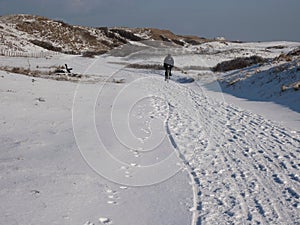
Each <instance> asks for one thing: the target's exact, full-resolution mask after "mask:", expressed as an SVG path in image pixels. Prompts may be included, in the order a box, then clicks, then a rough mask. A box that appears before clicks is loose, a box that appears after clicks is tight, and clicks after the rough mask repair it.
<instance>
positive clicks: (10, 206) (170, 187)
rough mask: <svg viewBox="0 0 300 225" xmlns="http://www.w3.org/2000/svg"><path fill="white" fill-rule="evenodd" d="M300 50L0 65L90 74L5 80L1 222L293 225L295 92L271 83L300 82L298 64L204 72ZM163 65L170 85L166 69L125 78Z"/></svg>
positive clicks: (139, 49)
mask: <svg viewBox="0 0 300 225" xmlns="http://www.w3.org/2000/svg"><path fill="white" fill-rule="evenodd" d="M224 43H226V44H224ZM299 45H300V43H291V42H276V43H227V42H211V43H205V44H202V45H199V46H186V47H183V48H167V47H161V46H160V45H159V43H151V45H150V44H149V43H139V44H138V45H135V43H131V44H130V45H129V47H128V46H127V47H123V48H120V49H119V51H123V52H122V54H121V55H122V57H119V56H116V55H117V54H116V52H115V51H113V52H112V53H111V54H106V55H103V56H97V57H96V58H94V59H91V58H84V57H81V56H69V55H63V54H53V55H52V56H47V57H44V58H42V57H41V58H30V57H9V56H0V67H1V68H4V67H7V66H10V67H21V68H30V69H35V70H36V69H38V70H41V71H48V70H51V68H59V67H60V66H61V65H64V64H68V65H69V66H70V67H72V68H73V71H74V73H77V74H82V75H84V76H82V78H81V79H78V80H77V81H76V82H74V80H72V82H70V81H57V80H53V79H43V78H40V77H38V76H35V77H32V76H25V75H22V74H16V73H13V72H7V71H4V70H0V96H1V97H0V105H1V111H0V124H1V130H0V141H1V146H2V147H1V151H0V200H1V203H2V204H1V205H0V211H1V216H0V224H20V225H22V224H24V225H25V224H59V225H61V224H79V225H92V224H94V225H96V224H112V225H113V224H119V225H127V224H128V225H129V224H130V225H131V224H139V225H143V224H145V225H152V224H153V225H157V224H172V225H183V224H192V225H196V224H299V223H300V214H299V208H300V203H299V201H300V177H299V176H300V173H299V167H300V164H299V162H300V161H299V160H300V154H299V153H300V140H299V138H300V130H299V118H300V114H299V113H300V112H299V107H300V106H299V105H300V103H299V93H298V92H297V91H295V90H292V88H290V89H289V88H287V89H286V91H285V92H284V93H281V92H280V91H281V89H280V90H278V82H277V80H276V79H277V78H278V77H282V78H281V80H283V81H284V83H285V84H286V87H290V86H289V85H291V84H294V83H295V82H297V81H299V72H298V71H297V68H298V64H297V63H298V62H286V63H287V64H285V63H281V64H278V65H275V64H274V65H273V64H269V65H264V66H263V67H262V68H260V71H256V69H257V68H252V67H251V68H246V69H242V70H238V71H232V72H228V73H225V74H224V73H222V74H214V73H213V72H211V71H210V70H209V69H210V68H211V67H213V66H215V65H216V64H217V63H219V62H221V61H224V60H228V59H232V58H235V57H238V56H244V55H250V54H253V53H255V54H257V55H261V56H264V57H266V58H274V57H276V56H278V55H279V54H281V53H282V52H283V53H286V52H289V51H290V50H291V49H293V48H294V47H297V46H299ZM274 46H277V47H274ZM278 46H280V47H278ZM130 48H132V49H130ZM241 49H242V50H241ZM266 50H267V51H266ZM116 51H117V50H116ZM126 51H128V52H126ZM167 53H171V54H172V55H173V56H174V58H175V64H176V66H177V67H178V68H180V69H181V70H174V71H173V76H172V77H171V80H170V82H169V83H167V82H164V72H163V71H160V70H155V69H148V70H146V69H134V68H130V67H128V65H130V64H133V63H140V64H153V65H155V64H161V63H162V61H163V58H164V57H165V55H166V54H167ZM282 65H286V67H284V71H279V72H278V73H276V76H275V75H274V73H272V71H273V70H274V68H277V67H278V66H282ZM245 74H247V76H246V75H245ZM286 74H292V75H293V76H291V78H289V79H288V78H286V76H285V75H286ZM271 75H274V76H275V80H273V79H272V80H269V79H270V76H271ZM267 76H268V77H267ZM266 77H267V78H266ZM236 78H239V81H238V82H236V83H235V84H234V85H235V86H234V87H233V86H232V85H231V86H230V85H229V86H228V83H230V82H231V81H232V80H235V79H236ZM253 82H254V83H255V85H254V86H251V87H250V84H253ZM251 88H252V89H251ZM253 89H255V90H256V92H254V93H255V95H254V94H253V92H251V90H253ZM253 96H255V98H253ZM241 98H244V99H241ZM273 109H276V111H275V110H273Z"/></svg>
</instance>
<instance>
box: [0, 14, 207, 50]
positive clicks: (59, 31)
mask: <svg viewBox="0 0 300 225" xmlns="http://www.w3.org/2000/svg"><path fill="white" fill-rule="evenodd" d="M146 40H147V41H148V40H156V41H164V42H168V43H169V44H172V45H175V46H176V45H177V46H186V45H198V44H201V43H203V42H207V41H210V40H208V39H205V38H201V37H195V36H181V35H175V34H174V33H172V32H171V31H168V30H160V29H155V28H118V27H116V28H108V27H85V26H76V25H70V24H67V23H65V22H63V21H58V20H52V19H48V18H46V17H42V16H35V15H26V14H17V15H8V16H1V17H0V41H1V46H0V48H1V49H2V50H3V49H4V50H10V51H20V52H32V51H55V52H61V53H67V54H83V53H86V52H90V53H94V54H102V53H105V52H107V51H109V50H111V49H114V48H116V47H119V46H121V45H124V44H127V43H130V42H140V41H146Z"/></svg>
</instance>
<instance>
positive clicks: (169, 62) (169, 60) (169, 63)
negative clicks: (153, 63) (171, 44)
mask: <svg viewBox="0 0 300 225" xmlns="http://www.w3.org/2000/svg"><path fill="white" fill-rule="evenodd" d="M173 67H174V59H173V57H172V56H171V54H168V55H167V56H166V58H165V59H164V68H165V80H167V79H170V77H168V74H169V75H170V76H172V73H171V70H172V68H173Z"/></svg>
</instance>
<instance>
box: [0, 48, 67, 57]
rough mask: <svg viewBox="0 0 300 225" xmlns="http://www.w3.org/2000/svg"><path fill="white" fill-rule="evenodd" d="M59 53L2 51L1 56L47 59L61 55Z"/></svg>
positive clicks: (0, 50)
mask: <svg viewBox="0 0 300 225" xmlns="http://www.w3.org/2000/svg"><path fill="white" fill-rule="evenodd" d="M59 54H61V53H59V52H50V51H49V52H20V51H11V50H6V49H0V56H8V57H28V58H45V57H50V56H55V55H59Z"/></svg>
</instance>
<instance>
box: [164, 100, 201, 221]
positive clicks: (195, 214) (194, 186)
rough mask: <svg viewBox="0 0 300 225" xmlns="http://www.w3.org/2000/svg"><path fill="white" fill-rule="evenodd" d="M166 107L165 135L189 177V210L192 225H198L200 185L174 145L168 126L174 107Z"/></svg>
mask: <svg viewBox="0 0 300 225" xmlns="http://www.w3.org/2000/svg"><path fill="white" fill-rule="evenodd" d="M168 106H169V114H168V117H167V119H166V121H165V128H166V132H167V135H168V137H169V140H170V142H171V144H172V146H173V147H174V149H175V150H176V153H177V156H178V158H179V159H180V160H181V161H182V163H183V166H184V168H185V169H186V170H187V171H188V174H189V177H190V179H191V185H192V190H193V208H192V209H191V211H192V212H193V216H192V225H200V224H201V219H200V218H199V215H198V210H201V202H199V201H198V196H199V194H200V193H201V192H200V190H199V188H198V186H199V185H200V182H199V180H198V178H197V176H196V174H195V173H194V172H193V169H192V167H191V166H190V164H189V162H188V160H187V159H186V158H185V156H184V155H183V154H182V153H181V151H180V150H179V148H178V145H177V144H176V142H175V140H174V138H173V136H172V133H171V130H170V126H169V120H170V118H171V115H172V112H173V108H174V106H172V105H171V104H170V103H169V102H168Z"/></svg>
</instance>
